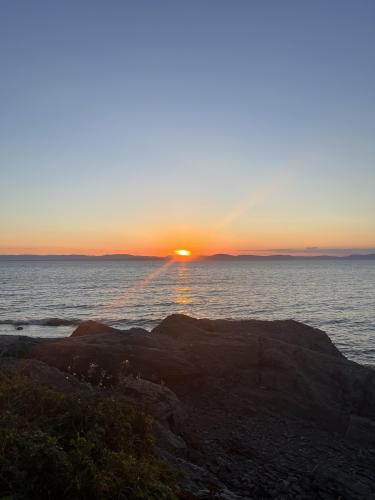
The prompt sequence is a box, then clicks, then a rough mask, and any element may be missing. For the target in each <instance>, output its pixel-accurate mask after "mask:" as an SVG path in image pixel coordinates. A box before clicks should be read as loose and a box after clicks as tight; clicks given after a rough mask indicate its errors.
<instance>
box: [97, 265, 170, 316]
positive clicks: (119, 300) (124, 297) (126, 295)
mask: <svg viewBox="0 0 375 500" xmlns="http://www.w3.org/2000/svg"><path fill="white" fill-rule="evenodd" d="M173 264H174V261H173V260H172V259H170V260H167V261H166V262H165V263H164V264H163V265H162V266H160V267H158V268H157V269H155V270H154V271H152V272H151V273H149V274H148V275H147V276H145V277H144V278H143V279H141V280H138V281H136V282H135V283H134V285H132V286H130V287H129V288H127V289H126V290H124V292H123V293H121V294H120V295H119V296H118V297H116V298H114V299H113V300H112V301H111V302H109V304H108V306H107V308H108V310H111V309H115V308H116V307H117V306H118V305H119V304H123V305H125V304H126V302H127V301H128V300H130V299H133V297H134V295H136V294H137V293H138V292H140V291H141V290H142V289H143V288H145V287H146V286H147V285H148V284H150V283H151V282H152V281H154V280H155V279H156V278H158V277H159V276H160V275H161V274H163V273H164V272H165V271H167V269H168V268H169V267H171V266H172V265H173Z"/></svg>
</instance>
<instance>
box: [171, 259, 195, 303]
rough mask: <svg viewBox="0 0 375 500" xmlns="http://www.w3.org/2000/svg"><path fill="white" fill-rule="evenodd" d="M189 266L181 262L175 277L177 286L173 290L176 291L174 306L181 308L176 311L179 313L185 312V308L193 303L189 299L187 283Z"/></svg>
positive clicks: (189, 289)
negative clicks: (177, 305)
mask: <svg viewBox="0 0 375 500" xmlns="http://www.w3.org/2000/svg"><path fill="white" fill-rule="evenodd" d="M188 266H189V264H188V263H187V262H181V263H180V264H179V267H178V271H177V272H178V275H177V286H176V288H175V291H176V299H175V302H176V304H179V305H180V306H181V309H180V310H179V311H178V312H180V313H183V312H186V307H185V306H187V305H188V304H191V303H192V302H193V300H192V297H191V293H190V292H191V286H189V283H188V281H187V280H188V276H189V267H188Z"/></svg>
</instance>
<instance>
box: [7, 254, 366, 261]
mask: <svg viewBox="0 0 375 500" xmlns="http://www.w3.org/2000/svg"><path fill="white" fill-rule="evenodd" d="M169 258H170V257H156V256H154V255H132V254H126V253H121V254H106V255H81V254H71V255H34V254H23V255H0V260H1V261H4V260H7V261H66V260H68V261H164V260H167V259H169ZM200 259H201V260H204V261H231V262H232V261H249V260H332V259H342V260H375V254H374V253H371V254H367V255H361V254H352V255H345V256H339V255H336V256H335V255H287V254H286V255H283V254H281V255H254V254H247V255H231V254H226V253H218V254H214V255H206V256H201V257H200Z"/></svg>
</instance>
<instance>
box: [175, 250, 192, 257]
mask: <svg viewBox="0 0 375 500" xmlns="http://www.w3.org/2000/svg"><path fill="white" fill-rule="evenodd" d="M175 253H176V254H177V255H179V256H180V257H189V255H191V252H190V250H175Z"/></svg>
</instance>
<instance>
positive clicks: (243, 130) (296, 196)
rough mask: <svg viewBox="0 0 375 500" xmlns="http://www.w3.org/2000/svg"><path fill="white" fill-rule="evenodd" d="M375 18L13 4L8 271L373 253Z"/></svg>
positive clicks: (323, 6) (3, 207)
mask: <svg viewBox="0 0 375 500" xmlns="http://www.w3.org/2000/svg"><path fill="white" fill-rule="evenodd" d="M374 25H375V3H374V2H372V1H369V0H363V1H361V2H355V1H349V0H344V1H338V0H333V1H331V2H324V1H322V0H318V1H316V2H299V1H297V0H294V1H291V0H286V1H284V2H278V1H276V0H271V1H269V2H262V1H260V0H258V1H254V2H245V1H241V0H240V1H238V2H229V1H223V0H207V1H205V2H200V1H198V0H192V1H191V2H185V3H180V2H170V1H167V0H165V1H164V0H163V1H158V2H155V1H151V0H149V1H146V0H139V1H137V2H128V1H125V2H117V1H115V0H108V1H107V2H99V1H97V0H93V1H91V2H86V1H83V0H76V1H74V2H73V1H72V0H68V1H66V2H47V1H46V0H44V1H41V0H34V1H33V2H27V1H25V0H24V1H17V2H11V1H5V2H2V10H1V16H0V56H1V60H2V77H1V79H0V108H1V113H0V235H1V236H0V254H15V253H41V254H47V253H60V254H64V253H65V254H66V253H88V254H96V255H97V254H104V253H129V254H138V255H142V254H151V255H157V256H163V255H170V254H172V253H173V252H174V251H175V249H179V248H180V249H185V248H186V249H189V250H191V251H192V253H193V255H201V254H214V253H234V254H243V253H258V254H262V253H271V254H272V253H291V254H302V255H315V254H319V253H327V252H328V253H331V254H333V253H334V252H335V253H339V255H344V254H347V253H373V251H374V248H375V217H374V214H375V197H374V194H373V191H374V186H375V168H374V159H375V141H374V137H375V59H374V57H373V54H374V52H375V30H374Z"/></svg>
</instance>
